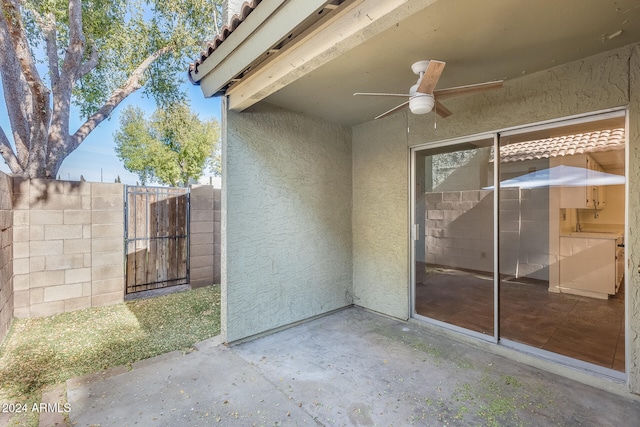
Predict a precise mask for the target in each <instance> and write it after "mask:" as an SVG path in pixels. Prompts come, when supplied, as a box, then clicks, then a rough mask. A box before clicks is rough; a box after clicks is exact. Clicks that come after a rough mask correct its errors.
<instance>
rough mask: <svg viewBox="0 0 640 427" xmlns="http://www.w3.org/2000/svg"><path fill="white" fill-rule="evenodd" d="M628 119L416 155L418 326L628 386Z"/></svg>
mask: <svg viewBox="0 0 640 427" xmlns="http://www.w3.org/2000/svg"><path fill="white" fill-rule="evenodd" d="M625 141H626V137H625V115H624V112H623V111H619V112H612V113H607V114H601V115H598V116H593V117H589V118H580V119H573V120H565V121H559V122H557V123H553V124H545V125H541V126H532V127H529V128H526V129H518V130H514V131H509V132H496V133H494V134H489V135H481V136H477V137H473V138H466V139H460V140H455V141H449V142H446V143H443V144H439V145H433V144H431V145H427V146H421V147H416V148H414V149H413V150H412V168H413V173H412V175H413V183H412V191H413V209H412V214H413V218H412V220H413V224H414V226H413V232H412V238H413V251H412V259H413V261H412V264H413V274H412V278H413V314H414V317H416V318H419V319H422V320H424V321H426V322H431V323H436V324H439V325H441V326H444V327H447V328H450V329H454V330H458V331H459V332H462V333H466V334H469V335H474V336H477V337H479V338H481V339H485V340H488V341H492V342H495V343H500V344H501V345H506V346H510V347H514V348H517V349H522V350H524V351H528V352H530V353H534V354H537V355H539V356H541V357H545V358H549V359H552V360H556V361H559V362H562V363H568V364H571V365H574V366H577V367H581V368H584V369H586V370H591V371H596V372H599V373H603V374H605V375H610V376H613V377H616V378H624V373H625V372H626V368H625V366H626V365H625V324H624V318H625V285H624V283H625V281H624V265H625V261H624V260H625V256H624V232H625V230H626V226H625V221H626V216H625V212H626V185H625V182H626V179H625V176H626V171H625V147H626V143H625Z"/></svg>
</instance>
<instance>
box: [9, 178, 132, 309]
mask: <svg viewBox="0 0 640 427" xmlns="http://www.w3.org/2000/svg"><path fill="white" fill-rule="evenodd" d="M13 183H14V184H13V209H14V245H13V258H14V263H13V269H14V271H13V273H14V315H15V317H38V316H48V315H52V314H56V313H62V312H67V311H73V310H78V309H82V308H87V307H95V306H103V305H109V304H115V303H118V302H121V301H123V298H124V258H123V227H124V226H123V186H122V184H103V183H88V182H65V181H51V180H40V179H34V180H26V179H22V178H14V180H13Z"/></svg>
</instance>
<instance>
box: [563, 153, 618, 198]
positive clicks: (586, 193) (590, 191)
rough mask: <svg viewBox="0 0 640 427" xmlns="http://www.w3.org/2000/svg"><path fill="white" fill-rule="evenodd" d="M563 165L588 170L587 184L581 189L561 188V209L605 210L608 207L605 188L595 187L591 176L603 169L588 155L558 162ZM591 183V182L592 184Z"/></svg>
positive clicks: (574, 156)
mask: <svg viewBox="0 0 640 427" xmlns="http://www.w3.org/2000/svg"><path fill="white" fill-rule="evenodd" d="M557 161H558V162H559V163H558V164H562V165H566V166H574V167H579V168H584V169H586V170H587V174H586V182H585V185H584V186H580V187H560V207H561V208H577V209H604V207H605V205H606V194H605V186H603V185H600V186H598V185H593V180H590V179H589V178H590V176H591V175H592V174H594V173H596V172H603V169H602V167H601V166H600V165H599V164H598V162H596V161H595V160H594V159H593V157H591V156H589V155H588V154H576V155H573V156H564V157H562V158H561V159H560V160H557ZM590 181H591V182H590Z"/></svg>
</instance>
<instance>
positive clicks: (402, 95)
mask: <svg viewBox="0 0 640 427" xmlns="http://www.w3.org/2000/svg"><path fill="white" fill-rule="evenodd" d="M353 96H396V97H402V98H408V97H410V96H411V95H409V94H408V93H371V92H356V93H354V94H353Z"/></svg>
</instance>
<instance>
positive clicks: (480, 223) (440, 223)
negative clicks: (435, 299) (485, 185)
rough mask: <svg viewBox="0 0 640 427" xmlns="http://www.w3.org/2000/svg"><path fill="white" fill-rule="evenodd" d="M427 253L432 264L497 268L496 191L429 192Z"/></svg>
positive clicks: (428, 260)
mask: <svg viewBox="0 0 640 427" xmlns="http://www.w3.org/2000/svg"><path fill="white" fill-rule="evenodd" d="M426 203H427V207H426V218H425V234H426V238H425V244H426V248H425V253H426V261H427V263H429V264H437V265H444V266H448V267H454V268H463V269H469V270H477V271H492V270H493V191H490V190H470V191H447V192H438V193H428V194H427V195H426Z"/></svg>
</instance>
